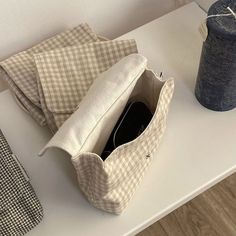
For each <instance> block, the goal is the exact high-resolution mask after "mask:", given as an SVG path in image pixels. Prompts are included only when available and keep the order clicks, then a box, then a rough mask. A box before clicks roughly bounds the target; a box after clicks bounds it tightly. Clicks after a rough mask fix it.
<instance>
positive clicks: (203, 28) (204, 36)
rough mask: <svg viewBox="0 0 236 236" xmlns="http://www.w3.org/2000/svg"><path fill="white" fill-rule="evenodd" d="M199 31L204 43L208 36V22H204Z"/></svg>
mask: <svg viewBox="0 0 236 236" xmlns="http://www.w3.org/2000/svg"><path fill="white" fill-rule="evenodd" d="M198 30H199V32H200V34H201V36H202V39H203V41H204V42H205V41H206V39H207V36H208V28H207V24H206V20H204V21H202V23H201V25H200V26H199V29H198Z"/></svg>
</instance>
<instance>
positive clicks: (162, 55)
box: [0, 3, 236, 236]
mask: <svg viewBox="0 0 236 236" xmlns="http://www.w3.org/2000/svg"><path fill="white" fill-rule="evenodd" d="M204 17H205V13H204V12H203V11H202V10H201V9H200V8H199V7H198V6H197V5H196V4H195V3H191V4H189V5H187V6H185V7H183V8H180V9H178V10H176V11H174V12H172V13H170V14H168V15H166V16H164V17H161V18H159V19H157V20H155V21H153V22H151V23H149V24H147V25H144V26H142V27H140V28H138V29H136V30H134V31H132V32H130V33H128V34H126V35H124V36H122V38H135V39H136V40H137V43H138V48H139V51H140V53H142V54H143V55H145V56H146V57H147V58H148V60H149V64H150V67H152V68H153V69H154V70H156V71H157V72H159V71H163V72H164V75H166V76H168V75H172V76H173V77H175V79H176V80H175V82H176V89H175V95H174V98H173V101H172V105H171V109H170V113H169V116H168V125H167V130H166V133H165V135H164V138H163V141H162V144H161V145H160V148H159V150H158V152H157V153H156V159H155V160H154V161H153V163H152V165H151V167H150V168H149V170H148V171H147V173H146V176H145V178H144V180H143V181H142V183H141V185H140V187H139V188H138V190H137V192H136V194H135V196H134V198H133V199H132V200H131V202H130V204H129V206H128V208H127V209H126V211H125V212H124V213H123V214H122V215H120V216H115V215H111V214H108V213H105V212H102V211H100V210H97V209H95V208H94V207H92V206H91V205H90V204H89V203H88V202H87V201H86V200H85V198H84V197H83V196H82V194H81V192H80V190H79V189H78V187H77V182H76V176H75V173H74V170H73V167H72V164H71V163H70V159H69V157H68V156H67V155H66V154H65V153H63V152H62V151H58V150H53V151H49V152H48V153H47V154H46V155H45V156H44V157H41V158H40V157H37V153H38V151H39V150H40V149H41V148H42V147H43V146H44V144H46V142H47V141H48V140H49V138H50V134H49V132H48V130H46V129H42V128H41V127H39V126H38V125H37V124H36V123H35V122H34V121H33V120H32V119H31V118H30V117H29V116H28V115H27V114H26V113H24V112H23V111H22V110H21V109H20V108H19V107H18V105H17V104H16V103H15V101H14V99H13V98H12V96H11V95H10V93H9V91H5V92H2V93H1V94H0V114H1V115H0V128H1V129H2V131H3V132H4V134H5V135H6V138H7V139H8V141H9V144H10V145H11V147H12V149H13V151H14V152H15V153H16V154H17V155H18V157H19V159H20V160H21V162H22V164H23V165H24V167H25V168H26V170H27V171H28V173H29V175H30V176H31V183H32V185H33V187H34V189H35V191H36V192H37V195H38V197H39V199H40V200H41V203H42V205H43V207H44V212H45V217H44V219H43V221H42V222H41V223H40V224H39V225H38V226H37V227H36V228H35V229H33V230H32V231H31V232H29V233H28V235H29V236H42V235H43V236H54V235H57V236H65V235H68V236H72V235H73V236H74V235H81V236H87V235H88V236H93V235H96V236H100V235H101V236H106V235H109V236H110V235H112V236H121V235H134V234H135V233H137V232H139V231H141V230H142V229H144V228H145V227H147V226H149V225H150V224H152V223H154V222H155V221H157V220H158V219H160V218H161V217H163V216H165V215H166V214H168V213H169V212H171V211H173V210H174V209H175V208H177V207H178V206H180V205H182V204H184V203H185V202H186V201H188V200H190V199H191V198H193V197H194V196H196V195H197V194H199V193H201V192H202V191H204V190H206V189H207V188H209V187H210V186H212V185H213V184H215V183H216V182H218V181H220V180H221V179H223V178H225V177H227V176H228V175H230V174H232V173H233V172H235V169H236V145H235V140H236V110H233V111H229V112H224V113H219V112H213V111H210V110H207V109H206V108H204V107H202V106H201V105H200V104H199V103H198V102H197V101H196V99H195V97H194V84H195V79H196V75H197V68H198V64H199V57H200V51H201V45H202V41H201V37H200V35H199V33H198V26H199V24H200V22H201V21H202V20H203V19H204Z"/></svg>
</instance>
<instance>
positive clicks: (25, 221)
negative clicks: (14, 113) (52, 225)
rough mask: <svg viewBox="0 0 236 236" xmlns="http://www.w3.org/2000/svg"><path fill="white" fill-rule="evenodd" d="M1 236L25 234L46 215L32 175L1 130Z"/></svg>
mask: <svg viewBox="0 0 236 236" xmlns="http://www.w3.org/2000/svg"><path fill="white" fill-rule="evenodd" d="M0 191H1V192H0V235H1V236H13V235H14V236H19V235H24V234H25V233H27V232H28V231H29V230H31V229H32V228H33V227H35V226H36V225H37V224H38V223H39V222H40V221H41V220H42V218H43V209H42V206H41V204H40V202H39V200H38V198H37V196H36V195H35V192H34V190H33V188H32V186H31V184H30V182H29V178H28V176H27V174H26V172H25V170H24V169H23V167H22V165H21V164H20V163H19V161H18V159H17V158H16V156H15V155H14V154H13V153H12V151H11V149H10V147H9V145H8V143H7V141H6V139H5V137H4V136H3V133H2V132H1V130H0Z"/></svg>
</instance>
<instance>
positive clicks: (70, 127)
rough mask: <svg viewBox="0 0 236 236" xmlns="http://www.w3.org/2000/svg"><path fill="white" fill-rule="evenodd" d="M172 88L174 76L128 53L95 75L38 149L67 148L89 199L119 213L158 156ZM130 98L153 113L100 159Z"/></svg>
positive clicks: (109, 210) (106, 209) (130, 100)
mask: <svg viewBox="0 0 236 236" xmlns="http://www.w3.org/2000/svg"><path fill="white" fill-rule="evenodd" d="M173 91H174V81H173V79H168V80H165V81H164V80H162V79H161V78H159V77H158V76H157V75H156V74H155V73H154V72H153V71H152V70H150V69H148V68H147V60H146V58H144V57H143V56H141V55H139V54H132V55H129V56H127V57H125V58H123V59H122V60H120V61H119V62H118V63H116V64H115V65H114V66H113V67H111V68H110V69H109V70H107V71H106V72H104V73H103V74H101V75H100V76H99V77H98V78H97V79H96V80H95V82H94V83H93V85H92V86H91V87H90V89H89V90H88V92H87V94H86V96H85V97H84V99H83V100H82V102H81V103H80V106H79V107H78V109H77V110H76V111H75V112H74V114H73V115H72V116H71V117H70V118H69V119H68V120H67V121H66V122H65V123H64V124H63V125H62V126H61V128H60V129H59V130H58V132H57V133H56V134H55V135H54V137H53V138H52V139H51V140H50V141H49V143H48V144H47V145H46V147H45V148H44V149H43V150H42V152H41V153H40V155H42V154H43V153H44V152H45V151H46V150H47V149H48V148H51V147H58V148H60V149H63V150H65V151H66V152H68V153H69V154H70V155H71V157H72V158H71V160H72V163H73V165H74V167H75V170H76V173H77V177H78V182H79V186H80V188H81V190H82V191H83V192H84V194H85V196H86V197H87V199H88V200H89V202H90V203H91V204H92V205H94V206H95V207H97V208H99V209H102V210H104V211H107V212H110V213H115V214H120V213H121V212H122V211H123V210H124V209H125V208H126V207H127V205H128V202H129V201H130V199H131V197H132V196H133V195H134V193H135V190H136V189H137V187H138V185H139V183H140V181H141V179H142V178H143V176H144V174H145V171H146V170H147V167H148V166H149V165H150V163H151V160H152V159H153V158H154V157H156V156H157V154H155V152H156V150H157V148H158V145H159V143H160V141H161V138H162V135H163V133H164V130H165V127H166V118H167V113H168V108H169V105H170V101H171V98H172V95H173ZM133 101H141V102H144V103H145V104H146V105H147V106H148V107H149V109H150V111H152V113H153V117H152V120H151V121H150V123H149V125H148V126H147V128H146V129H145V130H144V131H143V132H142V134H141V135H140V136H138V137H137V138H136V139H135V140H133V141H131V142H129V143H125V144H123V145H121V146H119V147H118V148H116V149H115V150H114V151H113V152H112V153H111V154H110V155H109V156H108V157H107V159H105V161H103V160H102V158H101V157H100V155H101V153H102V152H103V149H104V147H105V145H106V142H107V140H108V138H109V136H110V134H111V132H112V130H113V128H114V126H115V124H116V122H117V120H118V119H119V117H120V115H121V113H122V112H123V110H124V108H125V106H126V104H127V103H129V102H133ZM137 119H138V117H137ZM154 154H155V155H154Z"/></svg>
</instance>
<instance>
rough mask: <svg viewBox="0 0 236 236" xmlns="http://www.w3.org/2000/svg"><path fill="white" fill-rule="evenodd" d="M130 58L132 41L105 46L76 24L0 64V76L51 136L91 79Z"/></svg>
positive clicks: (110, 42)
mask: <svg viewBox="0 0 236 236" xmlns="http://www.w3.org/2000/svg"><path fill="white" fill-rule="evenodd" d="M132 53H137V47H136V43H135V41H134V40H117V41H109V40H106V39H105V38H103V37H101V36H98V35H97V34H95V33H94V32H93V31H92V30H91V28H90V27H89V26H88V25H87V24H81V25H79V26H77V27H75V28H74V29H72V30H67V31H65V32H63V33H60V34H58V35H56V36H54V37H52V38H50V39H48V40H46V41H43V42H42V43H40V44H38V45H36V46H34V47H32V48H30V49H28V50H26V51H23V52H20V53H18V54H16V55H14V56H12V57H10V58H8V59H6V60H4V61H2V62H0V70H2V71H1V74H2V77H3V78H4V79H5V80H6V81H7V82H8V84H9V86H10V88H11V89H12V91H13V93H14V94H15V97H16V98H17V100H18V102H19V103H20V104H21V105H22V107H24V108H25V110H27V111H28V112H29V114H30V115H31V116H32V117H33V118H34V119H35V120H36V121H37V122H38V123H39V124H40V125H41V126H44V125H48V127H49V128H50V129H51V131H52V132H53V133H55V132H56V131H57V130H58V128H59V127H60V126H61V125H62V124H63V123H64V121H65V120H66V119H67V118H69V116H70V115H71V114H72V113H73V112H74V111H75V109H76V107H77V106H78V105H79V103H80V101H81V100H82V98H83V97H84V95H85V94H86V91H87V90H88V89H89V87H90V85H91V84H92V82H93V81H94V79H96V77H97V76H98V75H99V74H100V73H102V72H104V71H106V70H107V69H109V68H110V67H111V66H112V65H114V64H115V63H116V62H118V61H119V60H120V59H122V58H123V57H125V56H127V55H129V54H132Z"/></svg>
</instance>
